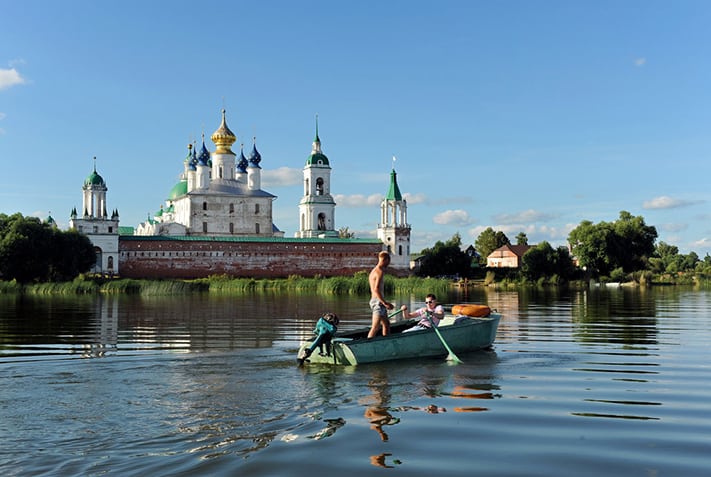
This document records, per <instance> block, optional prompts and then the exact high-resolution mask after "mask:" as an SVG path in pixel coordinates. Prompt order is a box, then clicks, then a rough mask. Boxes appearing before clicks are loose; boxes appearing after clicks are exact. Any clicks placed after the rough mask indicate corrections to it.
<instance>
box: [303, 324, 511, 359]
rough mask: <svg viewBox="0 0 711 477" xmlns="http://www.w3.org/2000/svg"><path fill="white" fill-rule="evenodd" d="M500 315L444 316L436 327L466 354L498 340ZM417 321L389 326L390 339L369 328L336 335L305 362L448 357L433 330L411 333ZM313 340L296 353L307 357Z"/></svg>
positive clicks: (489, 345)
mask: <svg viewBox="0 0 711 477" xmlns="http://www.w3.org/2000/svg"><path fill="white" fill-rule="evenodd" d="M500 319H501V315H500V314H499V313H491V314H490V315H489V316H486V317H481V318H473V317H465V316H453V315H448V316H445V317H444V319H443V320H442V321H441V322H440V325H439V326H438V327H437V330H439V332H440V334H441V336H442V338H443V339H444V341H445V342H446V343H447V344H448V345H449V347H450V349H451V350H452V351H454V352H455V353H466V352H469V351H476V350H479V349H486V348H489V347H491V345H492V344H493V342H494V339H495V338H496V330H497V328H498V326H499V320H500ZM417 321H418V320H417V319H412V320H405V321H400V322H397V323H394V324H392V325H391V326H390V334H389V335H388V336H377V337H375V338H372V339H368V338H367V335H368V330H369V328H361V329H358V330H354V331H346V332H337V333H336V334H335V336H334V337H333V339H332V340H331V343H330V344H325V345H323V346H321V347H320V348H316V349H315V350H314V352H313V353H312V354H311V355H309V356H308V358H306V362H311V363H325V364H339V365H356V364H364V363H376V362H380V361H389V360H395V359H410V358H424V357H438V356H447V349H446V348H445V346H444V345H443V344H442V341H441V340H440V338H439V337H438V336H437V333H436V332H435V331H434V330H433V329H425V330H418V331H409V332H407V333H403V330H405V329H407V328H410V327H411V326H414V325H415V324H416V323H417ZM312 343H313V341H306V342H303V343H302V344H301V346H300V348H299V352H298V354H297V356H298V357H303V356H304V350H306V349H307V348H309V347H310V346H311V344H312ZM297 359H298V358H297Z"/></svg>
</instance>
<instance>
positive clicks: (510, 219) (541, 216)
mask: <svg viewBox="0 0 711 477" xmlns="http://www.w3.org/2000/svg"><path fill="white" fill-rule="evenodd" d="M553 219H555V216H554V215H552V214H546V213H544V212H539V211H537V210H533V209H529V210H524V211H522V212H518V213H515V214H499V215H496V216H494V220H496V221H497V222H500V223H502V224H518V223H527V222H529V223H530V222H548V221H550V220H553Z"/></svg>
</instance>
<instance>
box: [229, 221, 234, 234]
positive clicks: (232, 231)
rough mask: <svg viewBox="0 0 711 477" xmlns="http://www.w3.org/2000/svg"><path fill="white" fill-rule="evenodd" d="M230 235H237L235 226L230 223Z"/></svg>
mask: <svg viewBox="0 0 711 477" xmlns="http://www.w3.org/2000/svg"><path fill="white" fill-rule="evenodd" d="M230 233H231V234H233V233H235V224H234V223H232V222H230Z"/></svg>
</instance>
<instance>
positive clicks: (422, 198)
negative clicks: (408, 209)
mask: <svg viewBox="0 0 711 477" xmlns="http://www.w3.org/2000/svg"><path fill="white" fill-rule="evenodd" d="M402 197H403V199H405V200H406V201H407V205H413V204H424V203H425V202H427V196H426V195H425V194H423V193H422V192H418V193H417V194H411V193H409V192H405V194H403V196H402Z"/></svg>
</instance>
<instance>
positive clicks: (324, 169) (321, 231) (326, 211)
mask: <svg viewBox="0 0 711 477" xmlns="http://www.w3.org/2000/svg"><path fill="white" fill-rule="evenodd" d="M303 172H304V195H303V197H302V198H301V201H300V202H299V230H298V232H296V233H295V234H294V236H295V237H296V238H313V237H338V232H337V231H336V230H335V227H336V219H335V209H336V202H335V201H334V200H333V196H332V195H331V165H330V164H329V161H328V157H326V155H325V154H323V152H322V151H321V140H320V139H319V137H318V126H316V138H315V139H314V142H313V145H312V149H311V155H310V156H309V157H308V158H307V159H306V165H305V166H304V170H303Z"/></svg>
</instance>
